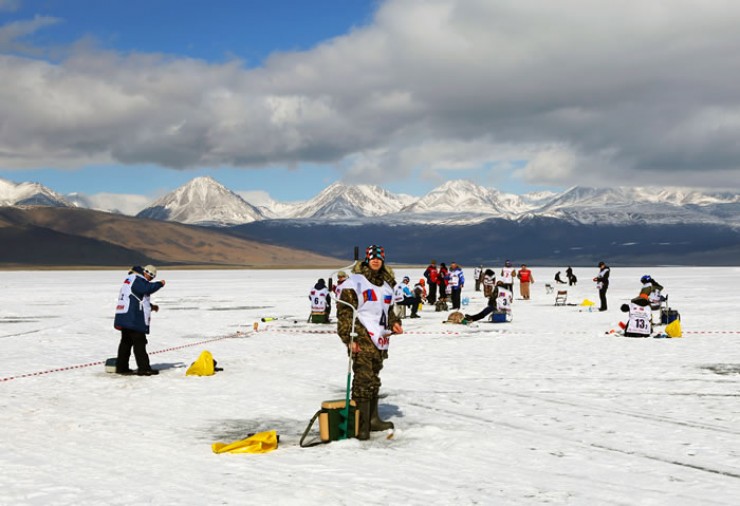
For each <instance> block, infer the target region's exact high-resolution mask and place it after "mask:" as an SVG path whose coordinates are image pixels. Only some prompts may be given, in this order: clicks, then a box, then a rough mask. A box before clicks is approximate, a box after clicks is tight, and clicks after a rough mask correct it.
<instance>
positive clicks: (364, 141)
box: [0, 0, 740, 186]
mask: <svg viewBox="0 0 740 506" xmlns="http://www.w3.org/2000/svg"><path fill="white" fill-rule="evenodd" d="M0 5H2V4H0ZM737 19H740V4H737V3H735V2H730V1H729V0H707V1H705V2H702V3H701V5H699V4H697V3H696V2H695V1H689V0H675V1H673V2H669V3H666V2H658V1H657V0H655V1H637V0H626V1H623V2H614V3H603V2H589V1H580V0H563V1H560V2H550V1H547V0H539V1H537V0H520V1H517V2H491V1H488V0H465V1H462V0H460V1H449V0H424V1H422V0H388V1H386V2H384V3H382V4H381V5H380V6H379V8H378V11H377V13H376V16H375V19H374V21H373V23H372V24H370V25H368V26H366V27H362V28H358V29H354V30H353V31H351V32H350V33H348V34H346V35H344V36H341V37H337V38H334V39H332V40H328V41H326V42H325V43H323V44H321V45H319V46H317V47H315V48H313V49H311V50H309V51H303V52H287V53H278V54H274V55H272V56H271V57H270V58H268V59H267V61H266V63H265V64H264V66H263V67H261V68H257V69H246V68H244V66H243V65H242V64H241V63H240V62H238V61H233V62H229V63H225V64H223V63H221V64H209V63H207V62H203V61H198V60H192V59H186V58H167V57H163V56H161V55H147V54H133V55H127V56H124V55H118V54H115V53H113V52H110V51H102V50H100V49H96V48H91V47H89V46H88V45H80V46H79V47H76V48H73V49H72V50H71V53H70V55H69V56H68V57H67V58H66V59H64V60H62V61H60V62H45V61H40V60H37V59H30V58H24V57H21V56H18V55H8V54H6V55H4V56H1V55H0V74H1V75H3V76H4V78H3V80H2V81H1V82H0V167H7V168H18V167H34V166H40V165H48V164H54V166H79V165H82V164H89V163H92V162H97V163H101V164H109V163H125V164H143V163H150V164H160V165H163V166H168V167H174V168H185V167H203V166H225V165H226V166H238V167H260V166H264V165H273V164H287V165H294V164H299V163H318V164H322V163H332V164H337V165H338V166H340V167H342V168H344V170H346V175H347V179H350V180H354V181H356V182H382V181H389V180H393V179H399V178H402V177H407V176H408V175H409V174H411V173H412V172H414V171H417V172H420V173H422V174H423V175H424V177H434V175H435V174H441V173H445V171H452V170H460V169H470V168H475V167H487V168H489V169H490V170H503V169H502V168H503V167H507V168H510V167H511V166H512V165H513V164H514V163H515V162H519V161H522V162H523V164H524V168H523V169H519V171H518V173H517V174H518V175H519V177H522V178H523V179H525V180H527V181H530V182H532V183H539V184H542V183H549V184H561V185H567V184H573V183H579V182H582V181H583V179H584V178H587V179H592V180H596V182H597V183H598V182H606V183H609V182H621V183H624V178H625V176H637V177H639V179H641V184H646V183H656V182H657V183H660V182H661V181H665V180H666V177H670V180H671V182H672V184H682V182H686V183H687V184H688V183H690V182H691V181H694V180H695V179H697V173H698V174H701V176H702V177H701V179H702V180H703V181H704V182H705V184H706V183H707V182H708V181H709V182H710V183H709V184H711V185H717V186H722V185H725V186H726V185H728V184H731V183H733V182H735V183H734V185H735V186H737V183H736V181H737V174H738V172H739V171H740V165H739V163H740V162H738V160H740V156H738V155H740V152H739V151H740V147H737V143H736V142H733V141H732V139H736V138H737V137H738V136H740V123H739V122H738V121H737V120H736V119H735V113H734V112H732V111H738V110H740V89H738V88H737V87H736V86H735V85H734V83H735V82H736V81H737V79H738V78H740V70H738V69H736V65H734V61H735V55H736V54H738V52H739V51H740V32H738V31H737V29H736V24H737V23H736V20H737ZM46 22H47V23H50V22H52V20H47V21H46ZM43 23H44V21H43V20H40V19H37V20H34V21H33V22H27V24H26V25H23V24H18V23H16V24H14V26H11V25H6V26H4V27H1V28H0V48H3V47H4V48H5V51H6V52H7V51H8V47H10V46H12V45H13V44H15V43H17V41H18V40H19V38H21V37H23V36H24V35H26V34H30V33H33V32H34V31H35V30H37V29H39V28H40V27H41V26H42V25H43ZM24 27H25V28H24ZM3 34H4V35H3ZM3 37H4V38H3ZM3 41H4V42H3ZM719 76H722V77H721V78H720V77H719ZM725 111H730V112H725ZM667 173H668V174H670V176H666V174H667Z"/></svg>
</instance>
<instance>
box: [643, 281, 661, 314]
mask: <svg viewBox="0 0 740 506" xmlns="http://www.w3.org/2000/svg"><path fill="white" fill-rule="evenodd" d="M640 283H642V289H641V290H640V293H644V294H645V295H647V296H648V300H649V301H650V307H651V308H652V309H660V304H661V303H662V302H663V301H664V300H665V297H663V295H662V294H661V292H662V291H663V285H661V284H660V283H658V282H657V281H655V280H654V279H653V278H652V277H651V276H650V275H649V274H645V275H644V276H643V277H641V278H640Z"/></svg>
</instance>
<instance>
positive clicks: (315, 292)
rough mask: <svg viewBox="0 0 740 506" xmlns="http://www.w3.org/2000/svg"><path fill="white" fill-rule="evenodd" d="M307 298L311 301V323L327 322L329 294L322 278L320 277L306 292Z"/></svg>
mask: <svg viewBox="0 0 740 506" xmlns="http://www.w3.org/2000/svg"><path fill="white" fill-rule="evenodd" d="M308 300H310V301H311V317H310V321H311V323H329V321H330V320H329V314H330V313H331V296H330V295H329V289H328V288H327V287H326V281H324V279H323V278H320V279H319V280H318V281H317V282H316V284H315V285H314V286H313V288H312V289H311V291H310V292H309V293H308Z"/></svg>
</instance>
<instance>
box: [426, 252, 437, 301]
mask: <svg viewBox="0 0 740 506" xmlns="http://www.w3.org/2000/svg"><path fill="white" fill-rule="evenodd" d="M437 274H438V271H437V262H436V261H435V260H432V261H431V262H430V264H429V266H428V267H427V268H426V270H425V271H424V277H425V278H426V280H427V285H428V286H429V294H428V295H427V301H428V302H429V303H430V304H434V303H435V302H437V284H438V282H437ZM440 293H441V292H440Z"/></svg>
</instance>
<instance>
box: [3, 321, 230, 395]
mask: <svg viewBox="0 0 740 506" xmlns="http://www.w3.org/2000/svg"><path fill="white" fill-rule="evenodd" d="M237 335H241V332H237V333H236V334H234V335H228V336H221V337H215V338H213V339H206V340H205V341H198V342H197V343H188V344H183V345H181V346H173V347H171V348H165V349H163V350H157V351H150V352H149V354H150V355H156V354H157V353H165V352H168V351H174V350H180V349H183V348H190V347H191V346H198V345H201V344H205V343H212V342H215V341H221V340H222V339H229V338H232V337H236V336H237ZM104 363H105V360H98V361H97V362H90V363H87V364H77V365H70V366H67V367H58V368H56V369H48V370H46V371H38V372H29V373H26V374H19V375H18V376H9V377H7V378H0V383H2V382H4V381H10V380H14V379H18V378H30V377H32V376H43V375H44V374H51V373H53V372H61V371H71V370H72V369H83V368H85V367H92V366H95V365H103V364H104Z"/></svg>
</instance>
